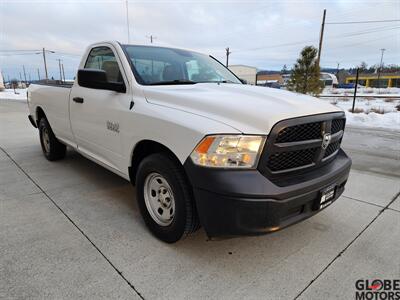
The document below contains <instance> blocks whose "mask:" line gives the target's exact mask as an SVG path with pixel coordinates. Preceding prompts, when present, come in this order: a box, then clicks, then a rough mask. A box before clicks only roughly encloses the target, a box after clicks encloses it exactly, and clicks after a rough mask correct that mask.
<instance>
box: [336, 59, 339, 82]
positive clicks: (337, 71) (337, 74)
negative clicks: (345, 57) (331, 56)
mask: <svg viewBox="0 0 400 300" xmlns="http://www.w3.org/2000/svg"><path fill="white" fill-rule="evenodd" d="M339 66H340V62H337V67H336V79H337V80H338V83H339Z"/></svg>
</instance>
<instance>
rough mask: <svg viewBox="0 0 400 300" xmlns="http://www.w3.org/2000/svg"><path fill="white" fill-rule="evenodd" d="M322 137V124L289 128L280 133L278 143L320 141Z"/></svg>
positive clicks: (316, 123) (308, 124)
mask: <svg viewBox="0 0 400 300" xmlns="http://www.w3.org/2000/svg"><path fill="white" fill-rule="evenodd" d="M320 135H321V122H314V123H306V124H301V125H295V126H289V127H285V128H283V129H282V130H281V131H279V133H278V136H277V138H276V141H275V142H276V143H287V142H297V141H305V140H312V139H318V138H319V137H320Z"/></svg>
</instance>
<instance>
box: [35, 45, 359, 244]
mask: <svg viewBox="0 0 400 300" xmlns="http://www.w3.org/2000/svg"><path fill="white" fill-rule="evenodd" d="M28 105H29V110H30V115H29V119H30V121H31V123H32V125H33V126H34V127H37V128H38V129H39V136H40V142H41V145H42V149H43V152H44V155H45V157H46V158H47V159H48V160H58V159H62V158H63V157H64V156H65V154H66V146H69V147H71V148H73V149H75V150H76V151H78V152H79V153H81V154H82V155H84V156H86V157H87V158H89V159H91V160H93V161H95V162H96V163H98V164H100V165H102V166H104V167H105V168H107V169H109V170H111V171H112V172H114V173H116V174H118V175H120V176H122V177H123V178H125V179H126V180H130V181H131V182H132V184H134V185H135V186H136V193H137V196H136V199H137V201H138V204H139V208H140V211H141V214H142V216H143V219H144V221H145V223H146V224H147V226H148V228H149V229H150V231H151V232H152V233H153V234H154V235H155V236H156V237H158V238H160V239H161V240H163V241H165V242H169V243H172V242H176V241H178V240H179V239H180V238H182V237H183V236H185V235H187V234H190V233H192V232H194V231H195V230H196V229H198V228H199V227H200V226H203V227H204V229H205V231H206V233H207V235H208V236H210V237H217V236H233V235H244V234H246V235H250V234H260V233H267V232H273V231H276V230H278V229H281V228H283V227H286V226H288V225H290V224H293V223H296V222H298V221H300V220H303V219H305V218H308V217H310V216H312V215H313V214H315V213H317V212H319V211H321V209H323V208H325V207H326V206H328V205H329V204H331V203H332V202H333V201H334V200H336V199H337V198H338V197H339V196H340V195H341V194H342V192H343V190H344V186H345V184H346V181H347V178H348V175H349V170H350V166H351V160H350V159H349V158H348V157H347V155H346V154H345V153H344V152H343V150H341V149H340V143H341V140H342V137H343V131H344V127H345V115H344V113H343V112H342V111H341V110H339V109H338V108H337V107H335V106H332V105H330V104H327V103H324V102H323V101H320V100H318V99H316V98H313V97H310V96H306V95H299V94H295V93H291V92H287V91H283V90H277V89H271V88H265V87H256V86H249V85H244V84H242V82H241V81H240V80H239V78H237V77H236V76H235V75H234V74H233V73H232V72H230V71H229V70H228V69H227V68H225V67H224V66H223V65H222V64H221V63H220V62H218V61H217V60H216V59H214V58H213V57H212V56H208V55H204V54H200V53H197V52H192V51H187V50H181V49H174V48H165V47H152V46H140V45H122V44H120V43H118V42H101V43H96V44H94V45H91V46H90V47H89V48H88V49H87V50H86V53H85V54H84V56H83V58H82V61H81V63H80V66H79V70H78V73H77V78H76V80H75V82H74V83H73V84H71V85H68V84H58V85H55V84H53V85H52V84H50V83H48V84H32V85H31V86H30V87H29V90H28ZM133 199H134V198H133V197H132V200H133ZM116 217H117V216H116Z"/></svg>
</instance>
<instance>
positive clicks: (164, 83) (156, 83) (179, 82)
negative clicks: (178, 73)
mask: <svg viewBox="0 0 400 300" xmlns="http://www.w3.org/2000/svg"><path fill="white" fill-rule="evenodd" d="M196 83H197V82H195V81H191V80H183V79H175V80H168V81H157V82H152V83H150V85H174V84H196Z"/></svg>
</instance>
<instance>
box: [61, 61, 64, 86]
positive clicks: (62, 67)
mask: <svg viewBox="0 0 400 300" xmlns="http://www.w3.org/2000/svg"><path fill="white" fill-rule="evenodd" d="M61 69H62V73H63V82H65V73H64V64H61Z"/></svg>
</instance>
